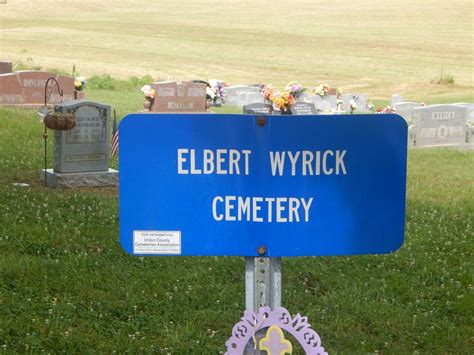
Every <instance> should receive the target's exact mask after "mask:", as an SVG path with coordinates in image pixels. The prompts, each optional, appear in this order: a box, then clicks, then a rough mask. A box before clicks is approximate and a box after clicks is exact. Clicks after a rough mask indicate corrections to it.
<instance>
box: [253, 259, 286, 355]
mask: <svg viewBox="0 0 474 355" xmlns="http://www.w3.org/2000/svg"><path fill="white" fill-rule="evenodd" d="M265 306H266V307H270V308H271V309H275V308H276V307H280V306H281V258H265V257H260V258H250V257H247V258H245V309H246V310H248V311H254V312H255V313H256V312H257V311H258V309H259V308H260V307H265ZM264 334H265V332H264V331H263V330H261V331H259V332H256V334H255V336H254V342H255V344H259V341H260V339H262V338H263V336H264ZM255 344H252V343H249V344H248V345H247V348H246V353H247V354H260V350H259V349H258V346H255Z"/></svg>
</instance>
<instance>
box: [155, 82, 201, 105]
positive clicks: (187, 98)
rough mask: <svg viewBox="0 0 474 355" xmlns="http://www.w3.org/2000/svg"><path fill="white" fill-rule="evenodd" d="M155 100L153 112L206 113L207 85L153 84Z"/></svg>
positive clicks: (185, 83)
mask: <svg viewBox="0 0 474 355" xmlns="http://www.w3.org/2000/svg"><path fill="white" fill-rule="evenodd" d="M150 86H151V87H152V88H153V89H155V91H156V94H155V99H154V101H153V104H152V106H151V108H150V111H151V112H206V85H205V84H202V83H193V82H183V83H181V84H177V83H176V82H175V81H164V82H155V83H151V84H150Z"/></svg>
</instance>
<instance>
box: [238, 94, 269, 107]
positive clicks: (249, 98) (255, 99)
mask: <svg viewBox="0 0 474 355" xmlns="http://www.w3.org/2000/svg"><path fill="white" fill-rule="evenodd" d="M264 102H265V98H264V97H263V95H262V94H260V92H251V93H248V94H245V95H243V102H242V104H243V105H251V104H263V103H264Z"/></svg>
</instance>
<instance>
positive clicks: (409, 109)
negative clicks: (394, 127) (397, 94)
mask: <svg viewBox="0 0 474 355" xmlns="http://www.w3.org/2000/svg"><path fill="white" fill-rule="evenodd" d="M392 107H393V108H394V109H395V112H396V113H397V114H399V115H400V116H402V117H403V119H404V120H405V121H406V122H407V123H408V124H409V125H410V124H413V123H414V121H415V117H414V112H415V111H414V110H415V108H417V107H420V104H419V103H418V102H399V103H397V104H395V106H392Z"/></svg>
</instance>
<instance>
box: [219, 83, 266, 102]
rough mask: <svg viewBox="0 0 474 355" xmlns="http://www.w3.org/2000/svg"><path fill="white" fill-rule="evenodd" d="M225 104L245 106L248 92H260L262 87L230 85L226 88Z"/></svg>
mask: <svg viewBox="0 0 474 355" xmlns="http://www.w3.org/2000/svg"><path fill="white" fill-rule="evenodd" d="M225 93H226V97H225V104H226V105H227V106H243V105H245V104H247V103H246V96H247V94H252V93H253V94H260V88H259V87H255V86H229V87H226V88H225Z"/></svg>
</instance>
